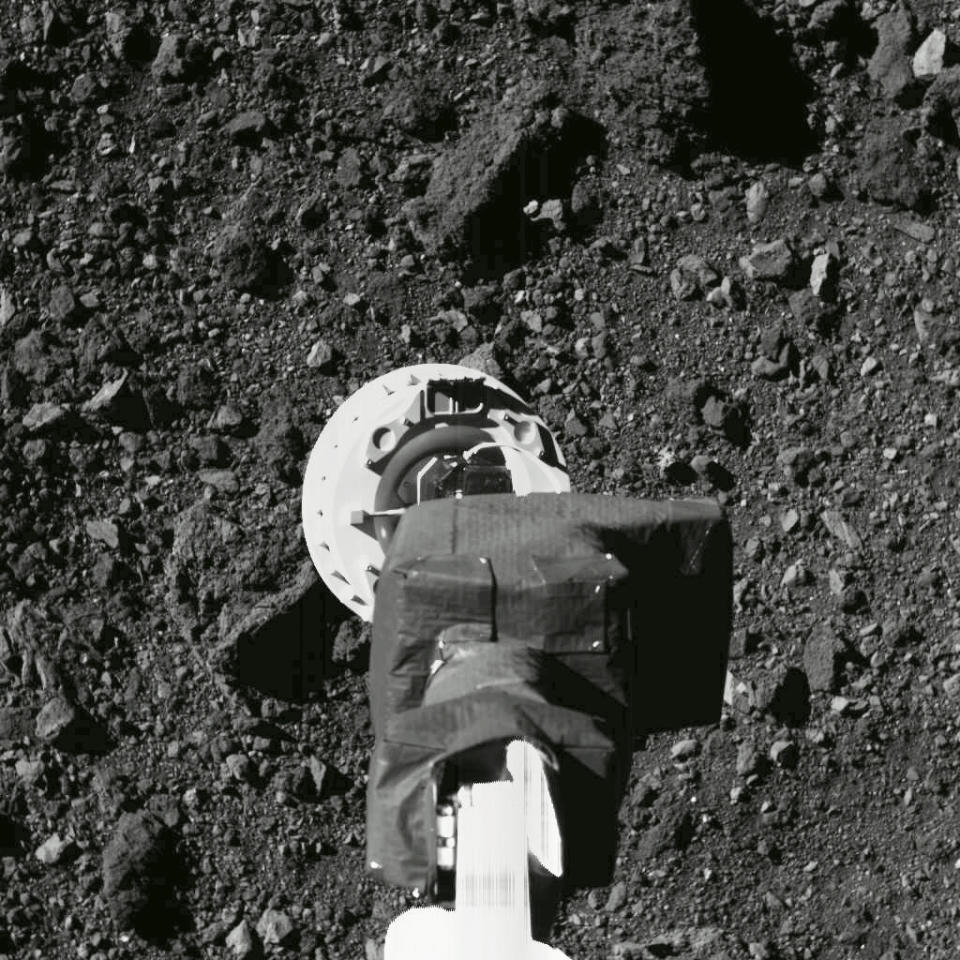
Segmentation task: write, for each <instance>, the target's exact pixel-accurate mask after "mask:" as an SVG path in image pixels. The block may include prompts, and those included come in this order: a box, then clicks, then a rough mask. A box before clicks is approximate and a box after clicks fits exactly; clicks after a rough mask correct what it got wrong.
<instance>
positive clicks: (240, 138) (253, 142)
mask: <svg viewBox="0 0 960 960" xmlns="http://www.w3.org/2000/svg"><path fill="white" fill-rule="evenodd" d="M269 126H270V124H269V121H268V120H267V118H266V116H265V115H264V114H263V113H261V112H260V111H259V110H245V111H244V112H243V113H239V114H237V116H235V117H234V118H233V119H232V120H231V121H230V122H229V123H228V124H227V125H226V127H225V128H224V130H225V131H226V134H227V136H228V137H229V138H230V139H231V140H232V141H233V142H234V143H236V144H238V145H242V146H252V147H255V146H257V145H258V144H259V143H260V141H261V140H263V138H264V136H265V135H266V133H267V131H268V129H269Z"/></svg>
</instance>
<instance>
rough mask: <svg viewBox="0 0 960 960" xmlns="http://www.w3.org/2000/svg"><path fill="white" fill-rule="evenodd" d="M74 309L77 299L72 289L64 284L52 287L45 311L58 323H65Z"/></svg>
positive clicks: (75, 309) (75, 308) (73, 312)
mask: <svg viewBox="0 0 960 960" xmlns="http://www.w3.org/2000/svg"><path fill="white" fill-rule="evenodd" d="M76 311H77V300H76V297H74V295H73V291H72V290H71V289H70V288H69V287H68V286H66V284H61V285H60V286H58V287H54V289H53V292H52V293H51V294H50V300H49V301H48V302H47V312H48V313H49V314H50V316H51V317H52V318H53V319H54V320H56V321H57V322H59V323H65V322H67V321H68V320H69V319H70V318H71V317H72V316H73V315H74V314H75V313H76Z"/></svg>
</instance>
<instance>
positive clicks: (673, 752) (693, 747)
mask: <svg viewBox="0 0 960 960" xmlns="http://www.w3.org/2000/svg"><path fill="white" fill-rule="evenodd" d="M699 752H700V744H699V743H698V742H697V741H696V740H679V741H677V742H676V743H675V744H674V745H673V746H672V747H671V748H670V756H671V757H672V758H673V759H674V760H689V759H690V758H691V757H695V756H696V755H697V754H698V753H699Z"/></svg>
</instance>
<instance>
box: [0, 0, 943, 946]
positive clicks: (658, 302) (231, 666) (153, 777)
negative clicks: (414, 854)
mask: <svg viewBox="0 0 960 960" xmlns="http://www.w3.org/2000/svg"><path fill="white" fill-rule="evenodd" d="M955 6H956V4H955V3H947V2H946V0H910V2H909V3H907V2H903V3H897V2H895V0H886V2H880V0H870V2H861V0H816V2H814V0H658V2H656V3H626V2H621V0H584V2H582V3H571V2H562V0H517V2H515V3H514V2H497V3H493V2H485V3H480V2H459V0H439V2H438V0H417V2H413V3H409V4H401V3H374V2H372V0H349V2H345V0H331V2H328V3H312V2H305V0H260V2H258V3H255V4H254V3H240V2H233V0H217V2H214V3H201V2H199V0H164V2H157V3H126V4H124V3H118V2H109V3H99V2H97V0H85V2H82V3H80V2H66V0H56V2H54V0H50V2H41V0H28V2H23V3H6V4H0V188H2V189H0V212H2V224H3V226H2V230H0V956H5V957H17V958H19V957H37V956H43V957H53V958H59V957H61V956H63V957H87V958H90V960H92V958H97V960H103V958H106V960H125V958H126V957H133V956H136V957H137V958H138V960H139V958H142V960H165V958H168V957H194V956H196V957H200V956H203V957H206V956H217V957H220V956H224V955H230V954H231V953H232V955H234V956H250V957H256V956H262V955H270V956H273V955H275V956H277V957H281V956H291V957H292V956H299V957H304V958H313V960H317V958H323V960H345V958H348V957H349V958H351V960H355V958H357V957H363V956H364V955H366V956H368V957H376V956H377V955H378V950H379V945H380V944H381V943H382V940H383V934H384V930H385V928H386V925H387V923H389V921H390V919H391V918H392V917H393V916H394V915H395V914H396V912H397V911H398V910H399V909H401V908H402V907H403V906H409V905H412V904H413V903H414V902H415V901H414V900H413V899H412V898H411V897H410V896H409V895H408V894H407V893H406V892H404V891H397V890H388V889H381V888H379V887H375V886H373V885H372V884H371V883H370V882H369V881H368V880H366V879H365V878H364V872H365V860H364V842H363V838H364V829H365V824H364V795H365V790H366V783H365V779H364V778H365V776H366V774H367V764H368V761H369V756H370V750H371V739H372V738H371V731H370V725H369V713H368V710H367V705H366V695H367V691H366V668H367V663H368V661H369V644H370V626H369V624H364V623H361V622H360V621H359V620H356V619H355V618H352V617H350V616H348V614H347V612H346V610H345V609H343V608H342V607H340V606H339V604H337V603H336V602H333V601H331V600H330V597H329V596H327V595H326V594H325V593H324V592H323V588H322V587H318V585H317V581H316V576H315V575H314V574H312V573H311V571H310V569H309V566H305V562H306V561H307V553H306V550H305V546H304V543H303V540H302V536H301V532H300V530H299V529H298V526H299V524H300V520H301V516H300V485H301V483H302V479H303V471H304V465H305V461H306V457H307V454H308V452H309V450H310V448H311V446H312V445H313V443H314V442H315V440H316V437H317V435H318V434H319V432H320V430H321V429H322V427H323V425H324V424H325V423H326V422H327V420H328V419H329V418H330V416H331V415H332V413H333V411H334V410H336V409H337V408H338V407H339V405H340V404H341V403H342V402H343V399H344V398H345V397H347V396H349V395H350V394H351V393H353V392H354V391H355V390H356V389H358V388H359V387H360V386H361V385H362V384H363V383H364V382H365V381H367V380H368V379H370V378H373V377H374V376H377V375H378V374H380V373H383V372H384V371H386V370H388V369H392V368H395V367H401V366H404V365H408V364H415V363H421V362H432V361H436V362H461V361H463V362H466V363H469V364H471V365H476V366H478V367H481V366H482V367H484V368H486V369H489V370H491V371H492V372H494V373H495V374H496V375H497V376H502V378H503V379H504V380H505V382H507V383H509V384H510V385H511V386H512V387H514V388H515V389H516V390H517V391H518V392H519V393H520V394H522V395H523V396H524V397H525V398H527V399H528V400H529V402H530V404H531V406H532V407H534V408H535V409H536V410H537V411H538V412H539V413H541V414H542V415H543V416H544V418H545V420H546V422H547V423H548V424H549V425H550V427H551V429H553V430H554V431H555V433H556V435H557V437H558V438H559V441H560V443H561V445H562V448H563V452H564V455H565V457H566V460H567V463H568V465H569V469H570V475H571V483H572V486H573V488H574V489H575V490H579V491H584V492H592V493H613V494H619V495H625V496H636V497H650V498H677V497H684V496H692V495H695V496H709V497H715V498H717V499H718V500H720V501H721V502H722V503H723V505H724V506H725V509H726V510H727V512H728V515H729V517H730V521H731V526H732V531H733V537H734V543H735V557H736V562H735V567H736V578H735V582H734V585H733V602H734V624H733V625H734V648H733V651H732V653H733V659H731V663H730V666H731V671H732V675H731V681H730V685H729V688H728V691H727V692H728V699H727V702H725V705H724V708H723V718H722V720H721V722H720V723H719V724H717V725H716V726H715V727H714V728H711V729H697V730H682V731H666V732H664V733H658V734H655V735H651V736H649V737H648V738H647V739H646V740H645V741H644V743H643V745H642V747H639V748H638V749H637V751H636V753H635V756H634V760H633V766H632V769H630V770H629V771H625V777H626V779H627V785H626V786H627V789H626V793H625V799H624V802H623V804H622V806H621V808H620V810H619V811H618V815H617V817H616V818H611V824H617V823H618V824H619V828H620V829H619V838H618V845H617V850H616V860H615V863H614V869H613V874H612V877H611V883H610V885H609V888H604V889H595V890H571V891H567V892H565V894H564V896H563V898H562V902H561V906H560V910H559V913H558V918H557V922H556V924H555V926H554V928H553V930H552V931H550V935H551V938H552V940H553V942H555V943H556V944H557V945H558V946H559V947H560V948H561V949H563V950H564V952H565V953H566V954H567V955H569V956H570V957H573V958H582V960H606V958H609V957H631V956H632V957H641V958H643V960H650V958H651V957H674V958H678V957H696V958H697V960H719V958H721V957H725V958H729V960H740V958H763V957H770V958H778V960H809V958H815V957H816V958H820V957H823V958H828V957H829V958H831V960H832V958H834V957H836V958H837V960H839V958H841V957H846V956H848V955H849V956H857V957H866V958H872V960H879V958H884V960H890V958H893V957H897V958H899V960H925V958H929V960H939V958H941V957H951V956H954V955H955V953H956V941H957V937H956V921H957V916H956V908H955V900H956V897H955V896H954V893H955V887H956V877H957V875H958V874H957V870H956V868H955V864H956V863H957V860H958V858H960V847H958V837H957V829H956V810H957V807H958V804H960V794H958V789H960V787H958V785H960V760H958V756H957V750H956V743H957V737H958V733H960V729H958V723H957V716H958V713H957V710H956V705H957V703H958V697H960V680H958V677H960V657H958V653H957V650H958V642H960V641H958V637H960V617H958V615H957V611H956V609H955V604H954V601H953V598H954V595H955V593H956V582H955V581H956V567H957V563H956V555H957V551H958V549H960V546H958V544H960V530H958V527H957V507H958V503H957V495H958V490H960V465H958V464H960V460H958V457H957V437H958V436H960V419H958V405H957V402H956V399H957V397H956V394H957V389H958V387H960V324H958V323H957V303H958V302H960V281H958V253H957V246H958V244H957V213H958V210H957V193H958V191H957V182H958V181H957V148H958V146H960V135H958V123H960V72H958V67H957V65H956V63H955V62H954V61H953V60H952V59H951V58H952V57H953V56H954V55H955V54H954V51H953V43H956V42H957V41H958V39H960V37H958V34H957V20H956V15H955V9H954V7H955ZM941 35H942V36H943V38H944V39H943V41H941V40H940V36H941ZM917 67H919V69H915V68H917ZM921 98H922V100H921ZM555 111H559V112H555ZM564 111H565V112H564ZM411 222H412V224H413V227H412V228H411ZM769 245H772V247H771V246H769ZM758 251H759V256H758ZM761 275H763V276H761ZM320 607H322V608H323V624H322V628H318V627H316V626H315V624H314V622H313V616H314V614H315V613H316V611H317V610H319V608H320ZM311 610H312V611H313V613H311V614H310V615H309V616H308V615H307V614H308V612H309V611H311ZM668 627H669V625H668ZM655 640H656V638H654V637H651V642H654V641H655ZM242 650H243V651H246V652H247V653H253V652H256V653H257V654H258V656H256V657H248V658H246V659H245V657H243V656H240V655H239V654H240V651H242ZM317 651H319V652H320V654H322V656H315V654H317ZM311 657H313V660H312V662H311V660H310V658H311ZM318 662H319V663H321V669H315V667H316V666H317V664H318ZM691 669H695V665H694V664H691ZM719 693H720V691H719V690H718V697H719ZM88 718H89V720H95V721H96V726H97V727H98V728H99V729H101V731H102V732H103V733H104V735H105V738H104V741H103V743H102V749H96V750H91V749H87V747H86V745H85V744H84V738H83V736H82V734H83V732H84V727H85V725H87V724H88V722H89V721H88ZM38 719H39V720H40V723H39V725H38ZM687 741H691V742H694V743H696V744H697V748H696V749H695V750H694V749H690V748H689V746H688V745H685V746H684V747H683V748H682V749H681V750H680V753H679V754H678V755H676V756H674V754H673V750H674V748H675V747H676V745H677V744H684V743H685V742H687ZM681 754H682V755H681ZM135 811H139V813H136V812H135ZM124 816H127V817H131V816H132V817H134V818H135V823H136V826H134V827H129V828H125V829H128V830H129V831H130V835H129V837H128V838H127V839H126V840H122V839H114V834H115V833H116V832H117V829H118V823H119V822H120V821H121V818H123V817H124ZM160 824H162V825H163V827H162V828H161V826H160ZM164 830H167V831H170V832H171V834H173V835H174V836H176V837H177V838H178V843H177V858H176V861H175V862H174V864H173V866H174V867H175V866H176V863H180V864H181V865H182V867H183V871H182V876H179V877H177V876H176V874H177V871H176V870H175V869H174V870H171V869H170V866H169V864H168V863H167V862H166V861H163V862H162V863H161V860H160V859H155V858H154V855H153V853H152V852H151V851H156V850H157V849H158V848H162V847H164V846H165V844H166V843H167V841H166V840H164V839H162V837H163V836H168V835H166V834H164ZM138 838H139V839H138ZM136 850H141V851H146V853H145V854H144V855H143V856H140V855H139V854H137V855H134V853H133V851H136ZM38 851H42V853H41V856H40V857H38V856H37V852H38ZM104 851H114V852H111V854H110V856H111V857H113V858H114V859H113V860H112V861H111V862H115V864H116V865H115V866H114V867H111V870H110V877H111V878H112V877H119V878H124V877H127V878H129V877H137V878H138V879H136V882H133V881H131V885H130V890H134V889H136V891H138V892H137V893H136V894H135V895H133V896H132V898H131V903H129V904H126V905H125V898H126V897H128V894H127V893H125V892H124V891H125V890H126V889H127V888H126V887H125V886H124V885H123V883H125V882H126V881H125V880H124V881H123V883H121V882H120V881H119V880H117V879H109V878H108V879H109V883H110V886H109V888H108V889H109V891H110V892H109V895H108V893H107V888H105V887H104V884H103V882H102V877H101V867H102V862H101V858H102V857H103V854H104ZM124 851H126V852H124ZM157 856H158V857H159V855H157ZM54 861H55V862H54ZM124 864H126V866H124ZM136 864H140V866H136ZM171 877H174V878H175V879H177V880H178V881H179V880H182V883H179V885H178V886H177V887H176V897H175V898H171V897H169V890H168V891H163V892H161V891H160V889H159V887H160V886H162V885H163V884H164V883H165V882H166V881H167V880H168V879H169V878H171ZM155 888H156V891H155V892H156V898H155V899H152V900H151V904H152V905H151V906H150V907H145V908H143V911H142V913H141V914H140V916H141V920H143V921H147V920H148V918H149V917H151V916H153V917H155V918H157V919H158V920H159V921H161V922H160V923H158V924H157V926H155V927H153V928H151V927H150V924H149V923H148V922H146V923H145V924H141V929H142V931H143V932H144V933H145V934H147V937H146V938H143V937H134V936H133V933H132V932H131V931H129V930H126V929H121V928H120V926H119V925H118V923H117V921H116V920H115V919H114V917H113V916H112V915H111V909H110V905H111V904H112V903H113V904H117V905H119V906H118V907H115V909H118V910H119V913H118V916H120V917H121V919H124V922H126V920H125V918H126V917H127V916H128V915H131V914H133V913H135V912H136V910H137V909H138V907H137V904H142V903H143V902H144V900H145V899H148V900H149V899H150V898H151V897H152V896H153V891H154V890H155ZM264 916H268V917H275V918H276V917H279V916H282V917H285V918H286V919H287V921H288V922H289V927H290V935H289V939H288V938H287V937H286V936H285V935H284V932H283V928H284V925H283V922H282V921H278V922H277V923H273V924H271V925H270V928H269V930H268V929H267V927H266V926H265V927H264V932H265V933H266V934H268V935H269V936H270V937H271V938H274V937H277V936H280V937H283V943H282V944H281V943H268V944H266V945H264V944H263V942H262V940H261V937H260V935H259V934H258V933H257V927H258V924H259V923H260V921H261V919H262V918H263V917H264ZM128 937H129V939H127V938H128Z"/></svg>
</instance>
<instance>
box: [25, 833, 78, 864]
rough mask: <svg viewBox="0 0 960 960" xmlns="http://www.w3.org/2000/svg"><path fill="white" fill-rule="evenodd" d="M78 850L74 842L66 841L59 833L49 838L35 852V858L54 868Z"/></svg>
mask: <svg viewBox="0 0 960 960" xmlns="http://www.w3.org/2000/svg"><path fill="white" fill-rule="evenodd" d="M74 849H76V846H75V844H74V842H73V841H72V840H64V839H63V838H62V837H61V836H60V834H59V833H54V834H52V835H51V836H49V837H48V838H47V839H46V840H45V841H44V842H43V843H42V844H41V845H40V846H39V847H37V849H36V850H35V851H34V856H35V857H36V858H37V859H38V860H39V861H40V862H41V863H45V864H46V865H47V866H54V865H55V864H58V863H61V862H62V861H63V860H65V859H66V858H67V857H68V856H69V855H70V853H71V852H72V851H73V850H74Z"/></svg>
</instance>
